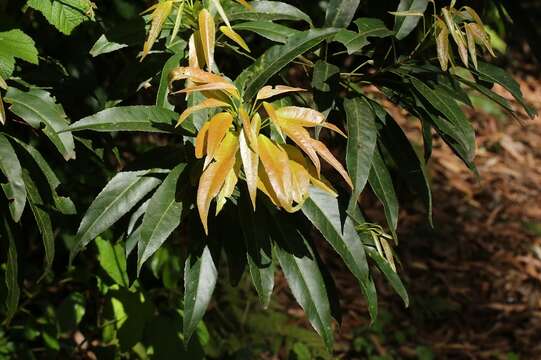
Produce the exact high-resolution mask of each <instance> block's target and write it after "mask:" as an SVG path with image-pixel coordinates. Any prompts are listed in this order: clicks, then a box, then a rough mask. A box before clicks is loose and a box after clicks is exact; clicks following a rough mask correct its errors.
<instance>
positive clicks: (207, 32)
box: [199, 9, 216, 71]
mask: <svg viewBox="0 0 541 360" xmlns="http://www.w3.org/2000/svg"><path fill="white" fill-rule="evenodd" d="M215 32H216V28H215V25H214V18H213V17H212V15H210V13H209V12H208V11H207V10H206V9H203V10H201V11H200V12H199V34H200V36H201V43H202V45H203V52H204V53H205V61H206V63H207V67H208V70H209V71H213V70H214V41H215V39H214V36H215Z"/></svg>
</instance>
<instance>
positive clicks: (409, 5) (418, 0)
mask: <svg viewBox="0 0 541 360" xmlns="http://www.w3.org/2000/svg"><path fill="white" fill-rule="evenodd" d="M427 6H428V0H400V4H398V9H397V10H396V11H397V13H399V15H395V16H396V17H395V22H394V31H395V37H396V38H397V39H398V40H402V39H404V38H405V37H406V36H408V35H409V34H410V33H411V32H412V31H413V30H414V29H415V28H416V27H417V24H418V23H419V20H420V19H421V18H422V14H424V12H425V11H426V7H427Z"/></svg>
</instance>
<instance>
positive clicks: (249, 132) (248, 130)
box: [239, 106, 261, 152]
mask: <svg viewBox="0 0 541 360" xmlns="http://www.w3.org/2000/svg"><path fill="white" fill-rule="evenodd" d="M258 116H259V115H258ZM239 118H240V120H241V122H242V129H243V130H244V135H245V136H246V139H247V140H248V145H249V146H250V148H252V150H253V151H255V152H257V135H258V134H259V128H258V127H257V126H254V124H252V121H253V119H252V121H250V116H249V115H248V112H246V110H245V109H244V107H242V106H241V108H240V110H239ZM259 122H260V124H259V125H261V118H259ZM255 125H257V124H255Z"/></svg>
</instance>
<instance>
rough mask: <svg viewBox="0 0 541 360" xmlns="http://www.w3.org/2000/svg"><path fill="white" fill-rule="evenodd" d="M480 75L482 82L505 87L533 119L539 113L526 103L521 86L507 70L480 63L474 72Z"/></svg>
mask: <svg viewBox="0 0 541 360" xmlns="http://www.w3.org/2000/svg"><path fill="white" fill-rule="evenodd" d="M473 71H474V72H475V73H477V74H478V75H479V79H480V80H484V81H489V82H491V83H497V84H500V85H501V86H503V87H504V88H505V89H506V90H507V91H509V92H510V93H511V95H513V97H514V98H515V99H516V100H517V101H518V102H519V103H520V104H521V105H522V107H523V108H524V110H526V112H527V113H528V115H529V116H530V117H531V118H533V117H535V115H537V111H536V110H535V109H534V108H532V107H531V106H530V105H528V104H527V103H526V101H525V100H524V97H523V96H522V91H520V86H519V84H518V83H517V82H516V81H515V80H514V79H513V78H512V77H511V75H509V74H508V73H507V72H506V71H505V70H503V69H500V68H499V67H497V66H494V65H491V64H487V63H484V62H482V61H479V66H478V68H477V70H473Z"/></svg>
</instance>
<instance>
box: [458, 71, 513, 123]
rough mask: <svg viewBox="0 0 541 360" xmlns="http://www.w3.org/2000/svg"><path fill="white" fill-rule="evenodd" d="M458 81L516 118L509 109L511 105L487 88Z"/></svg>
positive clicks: (469, 82)
mask: <svg viewBox="0 0 541 360" xmlns="http://www.w3.org/2000/svg"><path fill="white" fill-rule="evenodd" d="M460 81H462V82H463V83H465V84H466V85H468V86H469V87H471V88H472V89H474V90H477V91H479V92H480V93H481V94H483V95H484V96H486V97H487V98H489V99H490V100H492V101H494V102H495V103H496V104H498V105H500V106H501V107H502V108H504V109H505V110H507V111H509V113H510V114H511V115H513V116H516V114H515V113H514V110H513V108H512V107H511V105H510V104H509V102H508V101H507V99H506V98H504V97H503V96H501V95H498V94H496V93H495V92H494V91H492V90H490V89H489V88H487V87H485V86H483V85H482V84H478V83H475V82H473V81H468V80H464V79H460Z"/></svg>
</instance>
